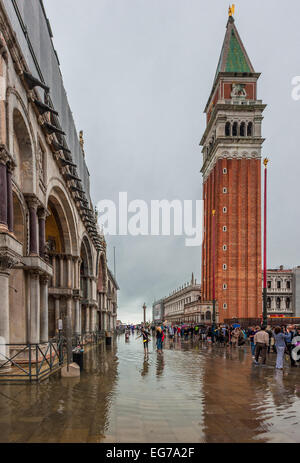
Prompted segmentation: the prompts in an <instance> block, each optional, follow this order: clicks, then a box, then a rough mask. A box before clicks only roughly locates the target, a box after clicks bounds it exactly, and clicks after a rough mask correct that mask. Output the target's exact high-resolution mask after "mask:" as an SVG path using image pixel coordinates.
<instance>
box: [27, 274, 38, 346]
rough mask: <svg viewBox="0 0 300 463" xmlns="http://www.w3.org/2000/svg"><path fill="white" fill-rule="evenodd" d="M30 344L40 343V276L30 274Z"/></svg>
mask: <svg viewBox="0 0 300 463" xmlns="http://www.w3.org/2000/svg"><path fill="white" fill-rule="evenodd" d="M29 342H30V344H39V343H40V275H39V273H38V272H34V271H33V272H30V318H29Z"/></svg>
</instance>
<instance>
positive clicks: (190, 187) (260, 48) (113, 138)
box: [44, 0, 300, 322]
mask: <svg viewBox="0 0 300 463" xmlns="http://www.w3.org/2000/svg"><path fill="white" fill-rule="evenodd" d="M235 3H236V14H235V20H236V26H237V28H238V30H239V33H240V35H241V38H242V40H243V42H244V45H245V47H246V49H247V52H248V54H249V57H250V59H251V61H252V64H253V65H254V68H255V70H256V71H257V72H261V73H262V76H261V78H260V81H259V89H258V95H259V98H260V99H262V100H263V101H264V102H265V103H267V104H268V108H267V110H266V111H265V113H264V115H265V119H264V122H263V136H264V137H265V138H266V142H265V144H264V149H263V155H264V156H265V155H267V156H269V157H270V160H271V163H270V166H269V242H268V256H269V261H268V266H269V267H277V266H279V265H280V264H283V265H285V266H289V267H290V266H296V265H300V245H299V234H300V233H299V230H300V220H299V200H300V175H299V174H300V169H299V167H300V150H299V146H300V140H299V138H300V130H299V128H300V101H298V102H295V101H294V100H293V99H292V97H291V92H292V85H291V80H292V78H293V77H294V76H297V75H300V28H299V18H300V2H299V0H290V1H289V3H288V5H289V6H288V7H287V6H285V7H284V8H283V2H282V1H279V0H272V1H271V0H267V1H264V2H262V1H261V0H251V2H250V1H249V0H240V1H238V2H237V1H236V2H235ZM44 4H45V8H46V12H47V15H48V17H49V19H50V22H51V27H52V30H53V34H54V45H55V48H56V50H57V53H58V56H59V59H60V63H61V71H62V74H63V78H64V84H65V87H66V90H67V94H68V98H69V103H70V106H71V109H72V111H73V114H74V119H75V122H76V125H77V129H78V130H80V129H82V130H83V131H84V137H85V152H86V161H87V164H88V168H89V171H90V174H91V179H90V180H91V196H92V199H93V202H94V203H95V204H96V203H97V202H98V201H99V200H100V199H112V200H114V201H116V202H117V200H118V193H119V192H121V191H126V192H128V198H129V200H133V199H144V200H146V201H150V200H151V199H168V200H173V199H176V198H178V199H182V200H183V199H193V200H196V199H201V194H202V178H201V175H200V173H199V171H200V168H201V149H200V147H199V141H200V139H201V136H202V134H203V132H204V129H205V117H204V114H203V109H204V106H205V104H206V102H207V99H208V96H209V93H210V90H211V86H212V82H213V78H214V74H215V71H216V67H217V63H218V59H219V54H220V51H221V46H222V43H223V39H224V35H225V27H226V22H227V10H228V0H210V1H209V2H206V1H204V0H86V1H85V2H83V1H82V0H72V1H71V0H44ZM285 5H286V4H285ZM107 241H108V261H109V265H110V267H111V269H112V270H113V246H116V260H117V280H118V282H119V286H120V292H119V314H118V318H120V319H121V320H122V321H123V322H128V321H133V322H139V321H140V320H141V318H142V305H143V303H144V302H146V304H147V306H148V307H149V309H148V318H149V319H150V317H151V311H150V308H151V306H152V302H153V300H154V299H155V298H160V297H163V296H165V295H167V294H169V292H170V291H171V290H173V289H175V288H177V287H178V286H180V285H182V284H183V283H184V282H187V281H188V280H189V279H190V277H191V273H192V272H194V274H195V276H196V278H197V279H198V280H200V269H201V252H200V248H199V247H186V246H185V242H184V237H138V238H133V237H130V236H128V237H122V236H120V237H108V238H107Z"/></svg>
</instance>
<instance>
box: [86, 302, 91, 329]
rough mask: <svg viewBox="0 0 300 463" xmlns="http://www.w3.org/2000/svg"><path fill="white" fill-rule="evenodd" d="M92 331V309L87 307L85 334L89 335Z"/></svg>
mask: <svg viewBox="0 0 300 463" xmlns="http://www.w3.org/2000/svg"><path fill="white" fill-rule="evenodd" d="M89 331H90V308H89V306H87V307H86V308H85V332H86V333H88V332H89Z"/></svg>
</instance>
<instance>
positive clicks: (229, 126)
mask: <svg viewBox="0 0 300 463" xmlns="http://www.w3.org/2000/svg"><path fill="white" fill-rule="evenodd" d="M230 129H231V124H230V122H226V125H225V137H230V132H231V130H230Z"/></svg>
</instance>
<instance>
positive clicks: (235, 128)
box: [232, 122, 238, 137]
mask: <svg viewBox="0 0 300 463" xmlns="http://www.w3.org/2000/svg"><path fill="white" fill-rule="evenodd" d="M232 136H233V137H237V136H238V123H237V122H234V123H233V126H232Z"/></svg>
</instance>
